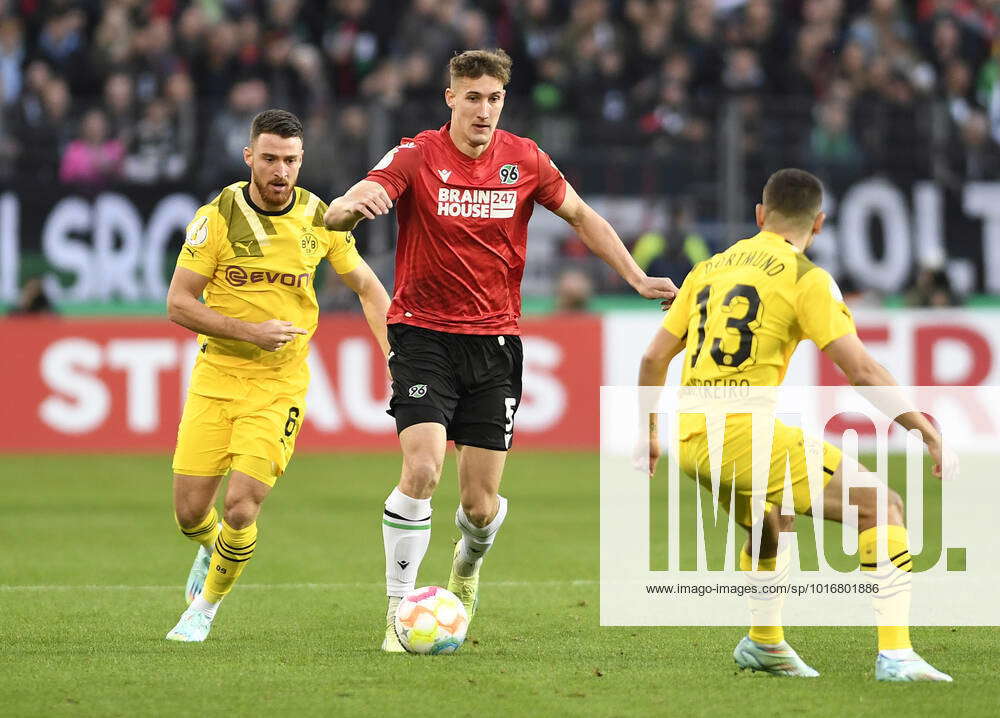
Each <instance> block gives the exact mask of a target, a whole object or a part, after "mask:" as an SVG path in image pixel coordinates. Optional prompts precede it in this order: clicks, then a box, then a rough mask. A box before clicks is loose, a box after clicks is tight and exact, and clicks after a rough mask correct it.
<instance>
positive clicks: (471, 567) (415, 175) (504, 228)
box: [324, 50, 677, 651]
mask: <svg viewBox="0 0 1000 718" xmlns="http://www.w3.org/2000/svg"><path fill="white" fill-rule="evenodd" d="M510 67H511V61H510V57H509V56H508V55H507V53H505V52H504V51H503V50H469V51H466V52H463V53H461V54H459V55H456V56H455V57H453V58H452V59H451V63H450V66H449V70H450V76H451V82H450V87H448V88H447V89H446V90H445V93H444V97H445V102H446V103H447V105H448V107H449V108H451V121H450V122H449V123H448V124H447V125H445V126H444V127H442V128H441V129H439V130H428V131H425V132H421V133H420V134H418V135H417V136H416V137H414V138H412V139H410V138H405V139H403V140H402V141H401V142H400V143H399V145H398V146H396V147H395V148H393V149H391V150H390V151H389V152H388V153H386V155H385V157H383V158H382V160H381V161H380V162H379V163H378V164H377V165H375V167H374V168H372V170H371V171H370V172H369V173H368V176H367V177H366V178H365V179H363V180H361V181H360V182H358V183H357V184H356V185H354V186H353V187H351V188H350V189H349V190H348V191H347V193H346V194H344V195H343V196H341V197H338V198H337V199H335V200H333V201H332V202H331V203H330V206H329V209H328V210H327V212H326V215H325V217H324V219H325V222H326V226H327V227H328V228H329V229H336V230H341V231H344V230H350V229H353V228H354V227H355V226H356V225H357V224H358V222H360V221H361V220H364V219H374V218H375V217H377V216H379V215H384V214H386V213H388V212H389V209H390V208H391V207H392V204H393V202H395V203H396V214H397V218H398V221H399V239H398V244H397V247H396V279H395V294H394V296H393V299H392V305H391V307H390V309H389V314H388V317H387V321H388V324H389V327H388V333H389V344H390V347H391V352H390V353H389V368H390V370H391V372H392V379H393V381H392V399H391V400H390V403H389V413H390V414H392V415H393V416H394V417H395V419H396V430H397V432H398V433H399V442H400V445H401V447H402V451H403V470H402V475H401V477H400V480H399V485H398V486H397V487H396V488H395V489H393V491H392V493H391V494H390V495H389V497H388V499H386V502H385V511H384V513H383V519H382V536H383V540H384V543H385V563H386V593H387V595H388V597H389V606H388V611H387V614H386V632H385V640H384V641H383V643H382V648H383V650H386V651H402V650H403V649H402V646H401V645H400V644H399V640H398V639H397V638H396V634H395V630H394V628H393V616H394V615H395V610H396V606H397V605H398V604H399V599H400V597H402V596H403V595H405V594H406V593H407V592H409V591H411V590H413V587H414V585H415V581H416V575H417V569H418V568H419V566H420V562H421V560H422V559H423V557H424V554H425V553H426V551H427V546H428V544H429V542H430V525H431V495H432V494H433V493H434V488H435V487H436V486H437V483H438V480H439V479H440V477H441V466H442V463H443V462H444V456H445V450H446V447H447V442H448V440H452V441H454V442H455V449H456V452H457V456H458V480H459V489H460V493H461V505H460V506H459V507H458V511H457V512H456V516H455V523H456V525H457V526H458V528H459V531H460V532H461V534H462V537H461V540H460V541H459V542H458V544H457V546H456V547H455V556H454V560H453V564H452V571H451V578H450V579H449V582H448V589H449V590H451V591H452V592H454V593H455V594H456V595H457V596H458V597H459V598H460V599H461V600H462V603H463V604H465V607H466V609H467V610H468V612H469V617H470V618H472V616H473V615H474V614H475V610H476V606H477V604H478V593H479V567H480V565H481V564H482V560H483V556H484V555H485V554H486V552H487V551H489V549H490V547H491V546H492V544H493V540H494V538H495V537H496V534H497V532H498V531H499V529H500V526H501V525H502V524H503V521H504V518H505V517H506V515H507V500H506V499H504V498H503V497H502V496H500V495H499V493H498V492H499V488H500V479H501V475H502V473H503V467H504V462H505V460H506V452H507V450H508V449H510V444H511V438H512V436H513V430H514V414H515V412H516V411H517V407H518V403H519V402H520V399H521V361H522V355H521V341H520V338H519V336H518V334H519V330H518V325H517V320H518V317H519V316H520V314H521V277H522V275H523V273H524V259H525V252H526V244H527V235H528V220H529V219H530V218H531V213H532V210H533V209H534V205H535V203H536V202H537V203H538V204H541V205H542V206H544V207H545V208H546V209H548V210H550V211H552V212H555V213H556V214H557V215H559V216H560V217H562V218H563V219H564V220H566V222H568V223H569V224H570V226H572V227H573V229H574V230H575V231H576V233H577V234H578V235H579V236H580V238H581V239H582V240H583V242H584V243H585V244H586V245H587V247H588V248H589V249H590V250H591V251H592V252H594V254H596V255H597V256H599V257H600V258H601V259H603V260H604V261H605V262H607V263H608V265H610V266H611V267H613V268H614V269H615V271H617V272H618V274H620V275H621V276H622V277H623V278H624V279H625V280H626V281H628V283H629V284H630V285H631V286H632V287H633V288H634V289H635V290H636V291H637V292H638V293H639V294H641V295H642V296H644V297H646V298H649V299H661V300H666V301H669V300H671V299H672V298H673V297H674V295H675V293H676V291H677V287H676V286H674V283H673V282H671V281H670V280H669V279H661V278H653V277H647V276H646V274H645V273H644V272H643V271H642V270H641V269H640V268H639V267H638V265H636V263H635V262H634V261H633V259H632V257H631V255H630V254H629V253H628V250H626V248H625V246H624V245H623V244H622V242H621V239H619V237H618V235H617V234H616V233H615V231H614V229H613V228H612V227H611V225H610V224H608V222H607V221H606V220H604V219H603V218H602V217H601V216H600V215H598V214H597V213H596V212H594V210H592V209H591V208H590V207H588V206H587V204H586V203H585V202H583V200H581V199H580V197H579V196H578V195H577V194H576V192H575V191H574V190H573V188H572V187H571V186H570V185H569V183H567V182H566V180H565V179H564V178H563V176H562V174H561V173H560V172H559V170H558V169H557V168H556V166H555V164H554V163H553V162H552V160H551V159H549V156H548V155H547V154H545V152H543V151H542V150H541V149H539V147H538V145H536V144H535V143H534V142H533V141H531V140H529V139H527V138H524V137H518V136H516V135H513V134H511V133H509V132H504V131H503V130H498V129H497V122H498V121H499V120H500V113H501V112H502V110H503V105H504V86H505V85H506V84H507V82H508V81H509V80H510Z"/></svg>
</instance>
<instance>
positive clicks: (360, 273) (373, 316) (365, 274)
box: [340, 261, 389, 357]
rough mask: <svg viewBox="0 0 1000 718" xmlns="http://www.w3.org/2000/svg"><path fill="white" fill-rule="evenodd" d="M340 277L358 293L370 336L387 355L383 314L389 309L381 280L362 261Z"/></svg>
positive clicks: (387, 347)
mask: <svg viewBox="0 0 1000 718" xmlns="http://www.w3.org/2000/svg"><path fill="white" fill-rule="evenodd" d="M340 278H341V279H342V280H343V281H344V284H346V285H347V286H348V287H350V288H351V289H353V290H354V293H355V294H357V295H358V299H359V300H360V301H361V309H362V311H364V313H365V319H367V320H368V326H369V327H370V328H371V330H372V336H374V337H375V341H377V342H378V345H379V346H380V347H382V353H383V354H385V355H386V356H387V357H388V356H389V338H388V337H387V336H386V325H385V315H386V314H387V313H388V311H389V294H388V293H387V292H386V291H385V287H383V286H382V282H381V281H379V278H378V276H376V274H375V272H373V271H372V268H371V267H369V266H368V264H367V263H365V262H364V261H362V262H361V264H359V265H358V266H357V267H355V268H354V269H352V270H351V271H350V272H347V273H346V274H341V275H340Z"/></svg>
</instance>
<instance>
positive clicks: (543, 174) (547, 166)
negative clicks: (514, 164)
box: [535, 147, 566, 212]
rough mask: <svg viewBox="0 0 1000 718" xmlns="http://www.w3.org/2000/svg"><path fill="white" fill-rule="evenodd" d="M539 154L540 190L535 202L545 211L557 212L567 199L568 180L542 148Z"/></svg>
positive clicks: (537, 192)
mask: <svg viewBox="0 0 1000 718" xmlns="http://www.w3.org/2000/svg"><path fill="white" fill-rule="evenodd" d="M535 149H536V152H537V153H538V189H536V190H535V201H536V202H538V204H540V205H542V206H543V207H545V209H548V210H551V211H552V212H555V211H556V210H557V209H559V208H560V207H561V206H562V203H563V200H564V199H566V178H565V177H563V174H562V172H560V171H559V168H558V167H556V165H555V162H553V161H552V158H550V157H549V156H548V155H547V154H546V153H545V152H543V151H542V149H541V148H540V147H536V148H535Z"/></svg>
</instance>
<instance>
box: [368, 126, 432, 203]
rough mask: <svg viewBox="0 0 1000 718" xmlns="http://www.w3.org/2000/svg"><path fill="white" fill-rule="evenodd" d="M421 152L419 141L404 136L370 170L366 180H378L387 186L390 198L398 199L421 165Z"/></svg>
mask: <svg viewBox="0 0 1000 718" xmlns="http://www.w3.org/2000/svg"><path fill="white" fill-rule="evenodd" d="M420 162H421V152H420V148H419V147H418V146H417V143H416V142H414V141H413V140H410V139H407V138H404V139H403V140H402V141H401V142H400V143H399V144H398V145H396V146H395V147H393V148H392V149H391V150H389V151H388V152H386V153H385V156H383V157H382V159H380V160H379V161H378V164H377V165H375V166H374V167H372V168H371V169H370V170H369V171H368V176H367V177H365V179H366V180H370V181H372V182H378V183H379V184H380V185H382V186H383V187H385V191H386V192H388V193H389V198H390V199H392V200H393V201H395V200H396V198H397V197H399V196H400V195H401V194H403V193H404V192H406V190H407V188H408V187H409V186H410V182H411V180H412V178H413V177H414V176H415V175H416V172H417V169H418V168H419V167H420Z"/></svg>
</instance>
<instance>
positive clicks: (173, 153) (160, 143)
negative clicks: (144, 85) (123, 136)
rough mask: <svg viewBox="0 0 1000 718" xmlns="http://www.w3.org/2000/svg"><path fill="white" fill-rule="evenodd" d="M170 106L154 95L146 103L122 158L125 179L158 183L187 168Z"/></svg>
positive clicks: (176, 175) (175, 178) (170, 179)
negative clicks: (126, 151)
mask: <svg viewBox="0 0 1000 718" xmlns="http://www.w3.org/2000/svg"><path fill="white" fill-rule="evenodd" d="M185 160H186V157H185V155H184V153H183V151H182V150H181V147H180V140H179V138H178V136H177V131H176V128H175V127H174V125H173V123H172V122H171V121H170V106H169V105H168V104H167V102H166V100H163V99H160V98H157V99H155V100H153V101H152V102H150V103H149V104H148V105H146V109H145V110H144V111H143V117H142V119H141V120H140V121H139V125H138V127H137V128H136V133H135V139H134V140H133V142H132V147H131V150H130V151H129V153H128V156H127V157H126V158H125V163H124V166H123V171H124V175H125V178H126V179H127V180H129V181H131V182H135V183H136V184H146V185H152V184H159V183H161V182H170V181H175V180H178V179H180V178H181V177H182V176H183V175H184V172H185V171H186V170H187V163H186V161H185Z"/></svg>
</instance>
